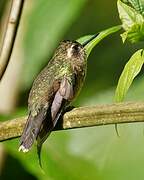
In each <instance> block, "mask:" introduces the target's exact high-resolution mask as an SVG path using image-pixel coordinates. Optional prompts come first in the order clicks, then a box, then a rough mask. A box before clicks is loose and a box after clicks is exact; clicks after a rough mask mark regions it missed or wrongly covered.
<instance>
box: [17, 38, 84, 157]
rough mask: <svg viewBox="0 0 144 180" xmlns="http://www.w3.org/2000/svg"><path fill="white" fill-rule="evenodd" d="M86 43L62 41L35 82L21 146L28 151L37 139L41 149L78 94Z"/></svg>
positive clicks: (82, 78) (29, 100)
mask: <svg viewBox="0 0 144 180" xmlns="http://www.w3.org/2000/svg"><path fill="white" fill-rule="evenodd" d="M86 59H87V57H86V53H85V50H84V47H83V46H82V45H81V44H79V43H78V42H72V41H62V42H61V43H60V45H59V46H58V48H57V49H56V52H55V54H54V56H53V57H52V59H51V60H50V61H49V63H48V65H47V66H46V67H45V68H44V69H43V70H42V71H41V72H40V74H39V75H38V77H37V78H36V80H35V81H34V83H33V86H32V89H31V91H30V94H29V99H28V110H29V117H28V120H27V123H26V126H25V129H24V131H23V134H22V137H21V145H20V148H19V150H22V151H23V152H27V151H28V150H29V149H30V148H31V146H32V144H33V143H34V141H35V140H36V139H37V142H38V152H39V154H40V150H41V146H42V144H43V142H44V141H45V140H46V138H47V136H48V135H49V134H50V132H51V130H52V129H53V128H54V126H55V124H56V123H57V120H58V119H59V117H60V115H61V113H62V112H63V111H64V109H65V108H66V107H67V106H68V105H69V104H70V103H71V102H72V101H73V100H74V99H75V97H76V96H77V95H78V93H79V91H80V89H81V87H82V85H83V82H84V79H85V75H86V69H87V62H86Z"/></svg>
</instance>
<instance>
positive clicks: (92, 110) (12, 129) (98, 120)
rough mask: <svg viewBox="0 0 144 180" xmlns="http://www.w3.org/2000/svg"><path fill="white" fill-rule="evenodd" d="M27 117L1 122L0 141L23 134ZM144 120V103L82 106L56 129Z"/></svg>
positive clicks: (72, 111) (70, 112)
mask: <svg viewBox="0 0 144 180" xmlns="http://www.w3.org/2000/svg"><path fill="white" fill-rule="evenodd" d="M26 119H27V117H26V116H25V117H20V118H17V119H13V120H9V121H5V122H1V123H0V141H4V140H7V139H11V138H16V137H18V136H20V135H21V134H22V130H23V128H24V125H25V123H26ZM133 122H144V103H117V104H112V105H98V106H94V107H80V108H74V109H73V110H71V111H69V112H66V113H65V114H64V116H63V120H62V121H59V123H58V125H57V127H56V128H55V129H54V130H62V129H72V128H82V127H91V126H100V125H108V124H119V123H133Z"/></svg>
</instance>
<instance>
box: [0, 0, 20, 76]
mask: <svg viewBox="0 0 144 180" xmlns="http://www.w3.org/2000/svg"><path fill="white" fill-rule="evenodd" d="M23 2H24V1H23V0H12V3H11V8H10V14H9V17H8V20H7V25H6V30H5V32H4V37H3V41H2V45H1V48H0V79H2V77H3V74H4V72H5V70H6V67H7V65H8V62H9V60H10V57H11V53H12V49H13V46H14V42H15V38H16V34H17V29H18V22H19V20H20V16H21V12H22V7H23Z"/></svg>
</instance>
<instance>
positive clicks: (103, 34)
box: [77, 25, 121, 56]
mask: <svg viewBox="0 0 144 180" xmlns="http://www.w3.org/2000/svg"><path fill="white" fill-rule="evenodd" d="M120 29H121V25H118V26H114V27H111V28H108V29H106V30H103V31H101V32H100V33H99V34H98V35H97V36H96V37H95V38H94V39H93V40H92V41H90V42H89V43H88V44H87V45H86V46H85V49H86V53H87V56H89V55H90V53H91V51H92V49H93V48H94V47H95V46H96V45H97V44H98V43H99V42H100V41H102V40H103V39H104V38H105V37H107V36H108V35H110V34H113V33H115V32H117V31H119V30H120ZM93 36H94V35H87V36H84V37H81V38H79V39H78V40H77V41H78V42H79V43H81V44H83V43H85V42H86V41H87V40H89V39H90V38H92V37H93Z"/></svg>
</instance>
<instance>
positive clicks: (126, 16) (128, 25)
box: [117, 0, 144, 43]
mask: <svg viewBox="0 0 144 180" xmlns="http://www.w3.org/2000/svg"><path fill="white" fill-rule="evenodd" d="M117 6H118V11H119V17H120V19H121V21H122V26H123V28H124V30H125V31H126V32H124V33H123V34H122V35H121V36H122V40H123V42H125V40H126V39H128V40H129V41H131V42H132V43H134V42H139V41H143V40H144V17H143V16H142V14H140V13H139V12H138V11H137V10H136V9H134V8H133V7H131V6H128V5H127V4H125V3H123V2H122V1H120V0H118V2H117Z"/></svg>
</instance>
